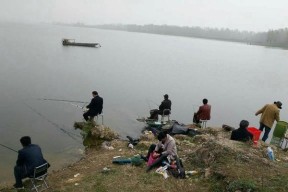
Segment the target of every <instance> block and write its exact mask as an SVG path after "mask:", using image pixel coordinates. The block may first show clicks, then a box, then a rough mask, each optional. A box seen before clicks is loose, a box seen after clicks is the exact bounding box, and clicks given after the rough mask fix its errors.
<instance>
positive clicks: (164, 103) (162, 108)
mask: <svg viewBox="0 0 288 192" xmlns="http://www.w3.org/2000/svg"><path fill="white" fill-rule="evenodd" d="M168 98H169V96H168V95H167V94H165V95H164V100H163V101H162V102H161V104H160V105H159V111H158V114H159V115H163V112H164V115H169V114H170V112H171V105H172V102H171V100H170V99H168ZM165 109H169V110H165Z"/></svg>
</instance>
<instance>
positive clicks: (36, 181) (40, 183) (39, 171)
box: [29, 163, 49, 192]
mask: <svg viewBox="0 0 288 192" xmlns="http://www.w3.org/2000/svg"><path fill="white" fill-rule="evenodd" d="M48 167H49V165H48V163H44V164H43V165H40V166H38V167H35V168H34V172H33V175H31V176H30V177H29V178H30V181H31V183H32V188H31V191H33V190H35V191H36V192H40V191H44V190H46V189H48V188H49V186H48V184H47V182H46V177H47V175H48V173H47V172H48Z"/></svg>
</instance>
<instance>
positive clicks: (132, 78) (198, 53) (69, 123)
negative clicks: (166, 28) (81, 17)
mask: <svg viewBox="0 0 288 192" xmlns="http://www.w3.org/2000/svg"><path fill="white" fill-rule="evenodd" d="M0 28H1V33H0V38H1V40H2V41H1V44H0V67H1V70H0V89H1V90H0V91H1V97H0V122H1V123H0V141H1V142H0V143H3V144H5V145H7V146H9V147H11V148H13V149H17V150H18V149H20V148H21V145H20V142H19V139H20V138H21V137H22V136H24V135H29V136H31V138H32V142H33V143H36V144H38V145H40V146H41V148H42V150H43V154H44V156H45V158H46V159H47V160H48V161H49V162H50V164H51V165H52V167H51V169H58V168H60V167H61V166H63V165H66V164H67V163H69V162H73V161H76V160H77V159H78V158H79V157H80V156H81V153H79V150H83V149H84V147H83V145H82V142H83V141H82V138H81V135H80V131H79V130H75V129H74V128H73V124H74V122H76V121H77V122H78V121H81V120H82V113H83V112H82V109H81V108H79V107H76V106H75V105H78V104H77V103H75V105H71V104H70V103H69V102H60V101H59V102H57V101H45V100H39V98H42V99H43V98H48V99H49V98H51V99H58V100H73V101H84V102H86V101H87V102H89V101H90V99H91V92H92V91H93V90H96V91H98V93H99V95H100V96H101V97H103V99H104V119H105V122H104V124H105V125H107V126H109V127H111V128H112V129H113V130H115V131H117V132H118V133H120V135H121V137H126V136H127V135H130V136H131V137H137V136H138V135H139V134H140V132H141V130H142V128H143V126H144V124H142V123H139V122H138V121H137V120H136V118H137V117H142V116H149V110H151V109H153V108H157V105H156V104H160V102H161V101H162V99H163V95H164V94H166V93H167V94H169V97H170V99H171V100H172V114H171V119H175V120H177V121H178V122H181V123H185V124H188V123H191V122H192V115H193V113H194V112H195V110H197V106H199V105H201V102H202V99H203V98H208V100H209V103H210V104H211V105H212V112H211V113H212V114H211V116H212V119H211V121H209V122H208V124H207V125H208V126H221V125H222V124H227V125H230V126H233V127H237V126H238V124H239V122H240V121H241V120H242V119H247V120H248V121H249V122H250V124H251V125H252V126H256V127H258V121H259V117H255V115H254V113H255V112H256V111H257V110H258V109H259V108H261V107H262V106H263V105H264V104H266V103H272V102H273V101H277V100H280V101H282V102H283V109H282V110H281V120H284V121H285V120H286V121H287V119H285V118H286V117H288V113H287V108H285V106H286V105H287V104H285V100H286V95H287V89H286V82H287V79H286V76H287V75H286V72H287V69H288V67H287V63H288V57H287V50H281V49H270V48H265V47H260V46H250V45H244V44H239V43H230V42H221V41H211V40H203V39H193V38H183V37H173V36H161V35H153V34H141V33H128V32H121V31H109V30H98V29H93V28H77V27H66V26H53V25H21V24H0ZM65 37H66V38H70V37H71V38H73V39H79V41H81V42H82V41H83V42H99V43H100V44H101V45H102V47H101V48H97V49H95V48H86V47H63V46H62V45H61V39H62V38H65ZM79 136H80V137H79ZM0 154H1V163H0V170H1V172H0V181H1V182H2V181H3V182H6V181H7V180H9V181H11V180H13V174H12V170H13V166H14V164H15V161H16V158H17V156H16V154H15V153H13V152H12V151H10V150H8V149H5V148H3V147H0Z"/></svg>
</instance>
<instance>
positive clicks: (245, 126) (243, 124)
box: [239, 120, 249, 129]
mask: <svg viewBox="0 0 288 192" xmlns="http://www.w3.org/2000/svg"><path fill="white" fill-rule="evenodd" d="M239 126H240V128H241V129H246V128H247V127H248V126H249V122H248V121H246V120H242V121H240V125H239Z"/></svg>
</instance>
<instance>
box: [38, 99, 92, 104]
mask: <svg viewBox="0 0 288 192" xmlns="http://www.w3.org/2000/svg"><path fill="white" fill-rule="evenodd" d="M39 100H43V101H63V102H73V103H88V102H86V101H74V100H65V99H47V98H43V99H41V98H39Z"/></svg>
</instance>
